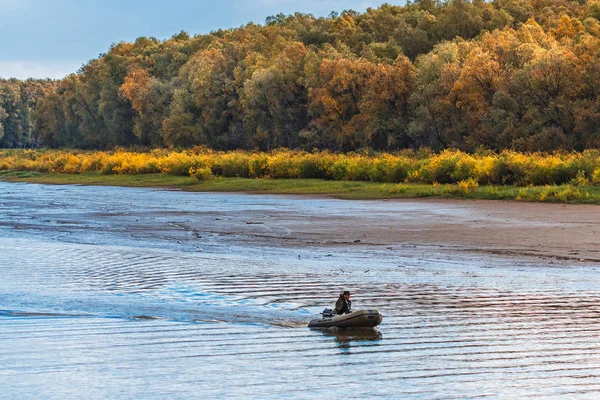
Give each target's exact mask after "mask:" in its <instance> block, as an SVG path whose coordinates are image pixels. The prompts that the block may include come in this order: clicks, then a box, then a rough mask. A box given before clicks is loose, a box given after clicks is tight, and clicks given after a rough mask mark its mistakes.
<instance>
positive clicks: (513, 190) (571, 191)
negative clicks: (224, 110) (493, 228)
mask: <svg viewBox="0 0 600 400" xmlns="http://www.w3.org/2000/svg"><path fill="white" fill-rule="evenodd" d="M0 179H2V180H5V181H11V182H30V183H46V184H57V185H65V184H77V185H102V186H128V187H163V188H179V189H182V190H186V191H195V192H248V193H272V194H297V195H324V196H329V197H335V198H340V199H355V200H368V199H394V198H421V197H429V198H450V199H472V200H513V201H534V202H554V203H586V204H600V187H597V186H573V185H560V186H530V187H519V186H489V185H480V186H474V185H471V186H468V185H467V186H465V185H463V186H461V185H460V184H458V185H457V184H445V185H441V184H435V185H429V184H420V183H399V184H396V183H376V182H355V181H352V182H350V181H331V180H322V179H248V178H214V179H208V180H198V179H196V178H195V177H188V176H173V175H167V174H140V175H124V174H123V175H103V174H98V173H83V174H53V173H38V172H27V171H3V172H0Z"/></svg>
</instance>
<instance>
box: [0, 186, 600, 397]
mask: <svg viewBox="0 0 600 400" xmlns="http://www.w3.org/2000/svg"><path fill="white" fill-rule="evenodd" d="M473 212H475V211H473ZM461 213H462V214H463V215H469V213H470V211H469V206H466V207H465V206H462V207H458V208H453V207H452V206H449V205H445V204H444V203H436V202H420V201H414V202H411V201H403V202H384V201H370V202H360V201H340V200H333V199H309V198H303V197H286V196H263V195H244V194H215V193H211V194H203V193H184V192H178V191H165V190H153V189H131V188H113V187H84V186H45V185H33V184H14V183H2V182H0V343H1V345H0V387H1V388H2V391H1V392H0V398H15V399H22V398H44V399H48V398H56V399H64V398H69V397H77V398H82V397H83V398H89V399H94V398H230V397H242V398H281V397H286V398H308V397H311V398H312V397H322V398H334V397H340V398H342V397H343V398H361V399H362V398H369V397H387V398H444V399H451V398H478V397H493V398H498V397H500V398H507V397H510V398H527V397H544V398H553V397H554V398H561V399H562V398H568V397H574V398H585V397H589V398H597V395H598V391H599V390H600V379H599V378H600V357H599V356H598V354H599V351H598V350H600V344H599V342H598V340H597V339H598V336H599V333H600V318H599V317H600V306H599V300H600V286H598V272H597V271H596V269H595V267H593V266H590V265H579V264H577V265H575V264H573V265H570V264H569V263H568V262H565V263H563V264H561V265H560V266H557V265H555V264H551V263H540V262H539V260H537V261H536V260H528V259H527V258H523V259H521V260H519V259H517V260H515V259H514V258H512V259H509V258H507V257H503V256H494V255H486V254H479V253H473V252H464V251H458V250H456V251H455V250H453V249H448V248H445V247H443V246H441V247H435V246H418V245H414V244H411V243H409V241H404V242H402V241H398V240H394V241H390V242H385V243H384V242H381V241H379V242H375V243H373V242H371V241H369V232H372V231H375V230H377V229H383V228H385V229H388V228H389V229H390V230H392V229H393V227H394V226H402V225H403V224H405V223H407V221H408V220H409V219H412V220H415V219H419V218H424V217H423V216H425V215H427V216H428V218H429V220H432V221H436V220H438V219H440V220H443V219H444V218H450V216H452V215H455V216H456V215H458V216H459V217H457V218H460V215H461ZM425 219H427V218H424V220H425ZM413 222H414V221H413ZM425 223H426V222H424V224H425ZM459 250H460V249H459ZM344 289H349V290H351V291H352V292H353V298H352V299H353V303H354V304H353V308H355V309H360V308H377V309H379V310H380V312H381V313H382V314H383V315H384V320H383V323H382V325H381V326H380V327H378V328H377V329H375V330H367V331H360V330H359V331H338V332H336V331H329V330H326V331H319V330H309V329H308V328H306V324H307V322H308V321H309V320H310V319H311V318H313V317H315V316H316V315H317V314H318V313H319V312H320V311H321V310H322V309H323V308H325V307H332V306H333V303H334V302H335V300H336V297H337V294H338V293H339V292H340V291H341V290H344Z"/></svg>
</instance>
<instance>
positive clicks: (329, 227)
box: [3, 175, 600, 267]
mask: <svg viewBox="0 0 600 400" xmlns="http://www.w3.org/2000/svg"><path fill="white" fill-rule="evenodd" d="M137 177H138V179H132V178H135V176H123V175H120V176H119V175H110V176H103V175H94V176H85V175H76V176H73V175H69V176H59V177H58V178H60V179H57V180H54V181H53V182H47V177H44V176H39V175H38V176H36V177H28V178H27V177H21V178H18V179H3V180H4V181H9V182H29V183H40V184H42V183H52V184H71V185H90V186H91V185H95V186H100V185H104V186H121V187H125V186H128V187H138V188H142V187H146V188H157V189H167V190H168V189H177V190H184V191H188V192H194V191H196V192H198V191H202V192H206V193H210V192H220V193H224V192H225V193H251V194H259V195H270V194H281V195H292V196H298V195H301V196H302V197H304V198H306V201H311V199H312V200H315V201H319V200H318V199H326V198H330V199H331V198H338V199H347V200H367V199H366V198H364V197H360V196H359V195H360V194H362V193H363V192H361V191H358V192H352V191H350V192H345V193H344V192H342V193H341V194H342V195H340V193H339V192H335V190H333V189H335V186H329V187H328V189H329V192H325V191H322V192H318V193H315V192H314V191H313V192H310V190H309V189H311V186H310V185H308V183H310V182H305V184H307V185H305V186H304V187H303V188H302V190H300V191H299V190H297V189H298V188H297V187H296V188H295V189H296V190H295V191H288V192H286V191H284V190H277V189H281V186H279V185H280V184H281V182H277V181H268V182H266V183H269V184H271V186H270V187H267V188H266V189H268V190H265V188H264V187H263V188H262V189H263V190H256V186H255V187H254V188H253V189H254V190H244V191H242V190H235V191H234V190H218V189H222V186H219V185H215V182H213V185H211V186H210V187H209V188H210V189H213V190H206V189H207V187H206V186H204V183H195V182H194V180H192V179H191V178H189V177H173V176H166V177H165V176H161V175H159V176H137ZM107 178H109V179H107ZM165 178H166V179H165ZM215 181H218V180H215ZM223 181H224V182H225V183H222V185H226V184H228V182H229V183H231V184H233V183H235V184H236V185H237V186H236V187H237V188H238V189H239V187H240V186H239V182H238V180H236V179H235V178H231V180H229V179H226V180H223ZM248 181H254V180H244V182H245V183H246V184H248ZM119 183H120V185H119ZM174 183H178V185H175V184H174ZM254 183H255V185H264V184H266V183H265V182H264V180H263V181H261V180H257V182H254ZM283 183H287V184H294V183H295V182H293V181H287V182H283ZM317 183H319V182H317ZM325 183H330V182H325ZM333 183H335V182H333ZM351 183H352V182H351ZM314 184H316V183H314ZM321 184H322V183H321ZM338 184H343V183H341V182H338ZM372 185H376V184H372ZM259 187H260V186H259ZM319 187H320V186H319ZM361 187H362V186H361ZM246 188H247V186H246ZM283 188H285V186H284V187H283ZM354 188H356V187H354ZM362 188H363V189H364V187H362ZM202 189H204V190H202ZM352 196H354V197H352ZM374 199H375V198H374V197H370V198H369V200H374ZM467 199H468V200H472V201H464V200H465V199H457V198H455V199H452V198H442V197H428V198H423V197H419V198H410V197H399V196H398V197H379V198H378V200H380V201H382V203H380V205H377V202H374V203H372V204H371V205H367V206H364V204H367V203H363V205H362V206H359V207H358V208H357V207H356V205H355V204H352V203H348V207H349V208H348V210H347V211H345V212H344V215H343V216H337V217H335V218H334V217H332V218H325V219H319V218H316V219H315V218H312V219H310V221H309V222H310V223H309V224H306V220H305V218H302V217H300V216H296V215H294V213H291V214H289V215H287V214H286V215H280V216H279V218H283V219H282V220H274V219H270V218H267V219H265V218H264V215H262V214H260V213H259V214H256V215H254V214H252V213H250V214H249V215H248V216H247V217H246V219H245V220H243V221H242V220H241V221H238V222H235V223H234V222H233V221H230V222H227V223H226V222H224V221H219V223H215V222H214V221H212V220H210V221H208V222H207V224H209V225H211V226H212V225H213V224H214V225H215V226H214V227H213V228H214V232H212V233H213V234H215V235H219V234H225V235H227V234H230V233H231V232H237V233H241V234H247V235H249V237H252V238H254V239H252V240H258V241H259V242H260V240H262V239H263V235H264V234H265V232H263V231H264V230H265V229H267V228H268V231H269V232H271V231H272V232H278V231H290V232H293V235H291V236H289V237H285V238H281V237H279V236H278V235H270V234H269V235H268V240H269V243H270V244H271V245H275V246H283V247H286V246H298V247H300V248H303V247H311V246H318V247H329V246H336V245H339V244H347V245H348V246H353V247H354V246H358V247H361V248H362V247H364V248H365V249H366V248H382V249H386V248H390V247H392V248H393V249H395V250H394V251H399V252H400V253H402V254H406V255H408V254H413V255H414V256H415V257H417V258H421V257H425V258H427V257H431V256H433V255H434V254H437V255H441V256H444V257H450V258H453V257H454V256H456V257H457V258H458V259H460V258H462V257H463V256H467V258H473V259H477V258H479V257H481V256H484V255H485V256H491V257H502V258H506V259H510V260H514V262H515V263H517V264H518V262H519V260H526V261H528V262H534V263H540V265H542V264H543V265H546V266H549V265H552V264H553V265H554V266H556V267H559V266H574V265H578V266H584V265H593V266H595V265H598V264H599V263H600V250H598V246H597V244H598V240H599V239H600V238H597V236H596V235H597V234H598V235H599V236H600V213H598V212H597V210H598V209H597V207H595V205H590V204H588V205H586V204H557V203H540V202H537V203H535V202H523V201H495V200H491V201H490V200H487V199H486V200H483V199H470V198H467ZM386 200H389V202H387V201H386ZM386 203H387V204H389V205H385V204H386ZM364 207H366V208H367V210H363V208H364ZM369 209H373V210H377V211H375V212H374V214H373V215H371V214H370V213H369V211H368V210H369ZM365 212H366V213H367V214H365V215H362V213H365ZM390 213H391V214H390ZM358 216H360V220H361V221H363V220H364V221H367V220H368V222H363V223H361V224H360V225H359V226H357V225H356V223H357V217H358ZM219 219H220V218H219ZM244 221H246V222H244ZM247 221H259V222H260V223H262V224H260V225H253V224H248V223H247ZM197 229H198V230H202V229H207V227H206V226H204V225H202V224H200V225H199V226H198V227H197ZM461 254H462V255H463V256H461Z"/></svg>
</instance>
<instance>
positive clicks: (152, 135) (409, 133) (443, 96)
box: [0, 0, 600, 152]
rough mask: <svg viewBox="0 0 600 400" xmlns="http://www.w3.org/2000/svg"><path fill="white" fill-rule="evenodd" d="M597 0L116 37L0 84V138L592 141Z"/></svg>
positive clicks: (389, 144) (353, 146)
mask: <svg viewBox="0 0 600 400" xmlns="http://www.w3.org/2000/svg"><path fill="white" fill-rule="evenodd" d="M599 92H600V1H587V2H585V1H583V0H582V1H569V0H533V1H528V0H496V1H492V2H484V1H479V0H473V1H466V0H451V1H447V2H436V1H432V0H420V1H415V2H411V3H409V4H407V5H404V6H396V5H388V4H384V5H382V6H380V7H379V8H377V9H368V10H367V11H366V12H365V13H357V12H354V11H344V12H341V13H339V14H338V13H332V14H331V15H330V16H328V17H326V18H316V17H314V16H312V15H306V14H295V15H277V16H273V17H269V18H267V20H266V22H265V24H264V25H257V24H248V25H245V26H242V27H240V28H237V29H229V30H219V31H215V32H212V33H210V34H206V35H197V36H193V37H192V36H190V35H188V34H187V33H185V32H181V33H179V34H176V35H174V36H173V37H171V38H169V39H167V40H158V39H155V38H148V37H140V38H138V39H137V40H136V41H135V42H134V43H126V42H121V43H117V44H114V45H112V46H111V47H110V49H108V51H107V52H106V54H101V55H100V56H99V57H98V58H97V59H94V60H91V61H89V62H88V63H87V64H85V65H84V66H83V67H82V68H81V69H80V70H79V71H77V72H76V73H73V74H71V75H69V76H67V77H66V78H64V79H62V80H59V81H54V80H27V81H19V80H16V79H8V80H6V79H4V80H0V147H4V148H24V147H25V148H27V147H38V146H43V147H52V148H56V147H71V148H83V149H111V148H114V147H116V146H120V147H128V148H162V147H168V148H188V147H192V146H206V147H208V148H211V149H215V150H233V149H249V150H252V149H257V150H263V151H267V150H271V149H275V148H280V147H285V148H292V149H304V150H313V149H319V150H331V151H336V152H338V151H339V152H345V151H353V150H358V149H364V148H371V149H374V150H385V151H394V150H398V149H405V148H421V147H428V148H431V149H433V150H441V149H445V148H455V149H460V150H462V151H467V152H471V151H474V150H477V149H481V148H485V149H490V150H495V151H502V150H506V149H510V150H516V151H523V152H530V151H554V150H577V151H581V150H584V149H586V148H597V147H598V146H600V130H599V128H598V127H600V98H599V97H598V94H599Z"/></svg>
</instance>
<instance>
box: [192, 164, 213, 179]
mask: <svg viewBox="0 0 600 400" xmlns="http://www.w3.org/2000/svg"><path fill="white" fill-rule="evenodd" d="M190 176H192V177H194V178H196V179H197V180H199V181H208V180H211V179H214V177H215V176H214V175H213V173H212V170H211V169H210V168H208V167H201V168H198V169H196V170H195V169H193V168H192V169H191V170H190Z"/></svg>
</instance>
